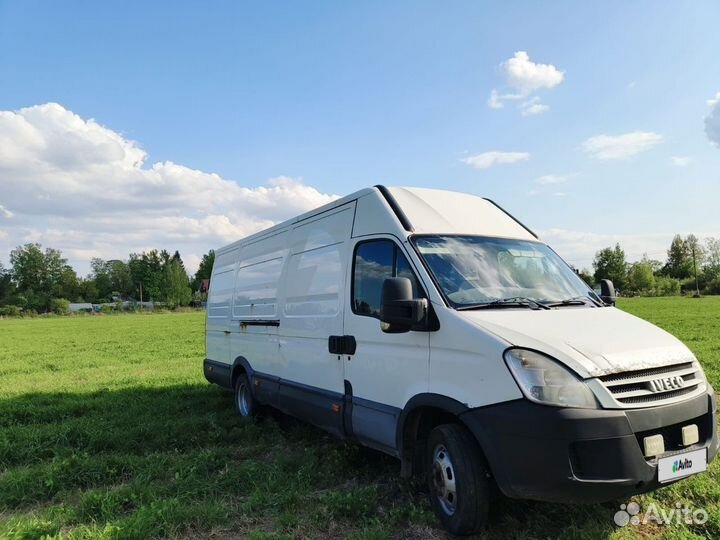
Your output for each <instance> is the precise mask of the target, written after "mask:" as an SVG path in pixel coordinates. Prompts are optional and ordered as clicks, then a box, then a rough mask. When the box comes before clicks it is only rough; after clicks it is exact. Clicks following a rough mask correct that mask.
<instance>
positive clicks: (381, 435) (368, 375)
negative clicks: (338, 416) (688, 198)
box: [343, 238, 430, 450]
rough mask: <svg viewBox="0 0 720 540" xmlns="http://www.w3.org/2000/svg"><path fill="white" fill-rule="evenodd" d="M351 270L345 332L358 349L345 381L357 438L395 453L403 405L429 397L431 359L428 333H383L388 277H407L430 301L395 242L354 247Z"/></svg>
mask: <svg viewBox="0 0 720 540" xmlns="http://www.w3.org/2000/svg"><path fill="white" fill-rule="evenodd" d="M351 253H352V258H353V259H352V264H351V265H349V266H350V276H349V282H350V284H351V285H350V293H349V294H350V302H349V303H348V304H346V305H347V306H348V307H349V309H345V326H344V331H345V334H346V335H348V336H353V337H354V338H355V342H356V344H357V347H356V350H355V354H353V355H345V356H344V358H343V362H344V374H345V380H346V381H347V382H349V383H350V388H349V390H350V391H351V392H352V396H351V400H350V402H351V404H352V405H351V406H352V409H351V413H350V415H349V416H350V426H348V427H349V428H351V430H352V433H353V434H354V435H355V436H356V437H357V438H358V439H359V440H360V441H362V442H364V443H365V444H367V445H369V446H374V447H379V448H382V449H385V450H394V449H396V447H397V445H396V440H395V435H396V427H397V421H398V417H399V415H400V412H401V410H402V408H403V406H404V405H405V404H406V403H407V401H408V400H409V399H410V398H411V397H412V396H414V395H416V394H419V393H422V392H427V388H428V368H429V360H430V346H429V333H428V332H425V331H410V332H405V333H401V334H387V333H385V332H383V331H382V329H381V323H380V307H381V293H382V285H383V282H384V280H385V279H386V278H390V277H407V278H409V279H410V281H411V282H412V284H413V293H414V294H413V296H414V297H415V298H423V297H425V293H424V291H423V290H422V287H421V286H420V283H419V281H418V279H417V277H416V272H415V270H414V269H413V267H412V265H411V263H410V262H409V261H408V258H407V257H406V255H405V253H404V250H403V249H402V247H401V246H400V245H399V244H398V243H396V241H395V240H394V239H391V238H374V239H371V240H366V239H364V240H361V241H358V242H356V243H355V245H354V246H353V249H352V251H351Z"/></svg>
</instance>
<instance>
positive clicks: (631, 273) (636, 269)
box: [627, 261, 655, 292]
mask: <svg viewBox="0 0 720 540" xmlns="http://www.w3.org/2000/svg"><path fill="white" fill-rule="evenodd" d="M654 286H655V275H654V274H653V269H652V266H651V265H650V263H648V262H644V261H640V262H636V263H633V264H632V265H630V268H629V269H628V275H627V288H628V289H630V290H631V291H638V292H647V291H650V290H651V289H652V288H653V287H654Z"/></svg>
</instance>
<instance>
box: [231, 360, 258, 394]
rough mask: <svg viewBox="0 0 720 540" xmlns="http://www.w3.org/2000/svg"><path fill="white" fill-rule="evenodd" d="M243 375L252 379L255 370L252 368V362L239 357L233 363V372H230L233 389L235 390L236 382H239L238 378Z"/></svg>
mask: <svg viewBox="0 0 720 540" xmlns="http://www.w3.org/2000/svg"><path fill="white" fill-rule="evenodd" d="M241 373H245V375H247V377H248V379H251V378H252V376H253V369H252V367H251V366H250V362H248V361H247V358H245V357H244V356H238V357H237V358H236V359H235V360H234V361H233V364H232V370H231V372H230V384H231V385H232V388H235V381H237V378H238V377H239V376H240V374H241Z"/></svg>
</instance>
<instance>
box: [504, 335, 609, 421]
mask: <svg viewBox="0 0 720 540" xmlns="http://www.w3.org/2000/svg"><path fill="white" fill-rule="evenodd" d="M505 362H507V365H508V367H509V368H510V372H511V373H512V374H513V377H515V380H516V381H517V383H518V386H520V389H521V390H522V392H523V394H525V397H527V398H528V399H529V400H530V401H535V402H536V403H543V404H545V405H559V406H561V407H580V408H583V409H597V407H598V404H597V400H596V399H595V396H594V395H593V393H592V390H590V388H589V387H588V385H586V384H585V383H584V382H583V381H582V380H580V379H578V377H577V376H576V375H575V374H574V373H572V372H571V371H569V370H568V369H566V368H564V367H563V366H561V365H560V364H559V363H557V362H556V361H555V360H552V359H550V358H549V357H547V356H545V355H543V354H540V353H537V352H535V351H529V350H527V349H508V350H507V351H505Z"/></svg>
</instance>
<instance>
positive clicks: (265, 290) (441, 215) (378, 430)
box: [204, 186, 718, 534]
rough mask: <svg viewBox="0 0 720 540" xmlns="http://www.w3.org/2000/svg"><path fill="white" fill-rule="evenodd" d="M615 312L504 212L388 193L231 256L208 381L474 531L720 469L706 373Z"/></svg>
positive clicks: (366, 196) (247, 411) (223, 262)
mask: <svg viewBox="0 0 720 540" xmlns="http://www.w3.org/2000/svg"><path fill="white" fill-rule="evenodd" d="M607 286H608V287H610V285H609V284H607ZM608 294H610V293H608ZM613 300H614V299H613V298H612V297H610V296H598V295H597V294H596V293H595V292H594V291H593V290H592V289H591V288H590V287H589V286H588V285H587V284H585V283H584V282H583V281H582V280H581V279H580V278H579V277H578V276H577V275H576V274H575V273H574V272H573V270H572V269H571V268H570V267H569V266H568V265H567V264H566V263H564V261H562V259H561V258H560V257H559V256H558V255H557V254H555V252H553V251H552V249H550V248H549V247H548V246H547V245H546V244H544V243H543V242H542V241H540V240H539V239H538V238H537V236H536V235H535V234H534V233H533V232H532V231H531V230H530V229H528V228H527V227H526V226H525V225H523V224H522V223H521V222H519V221H518V220H517V219H516V218H514V217H513V216H512V215H510V214H509V213H507V212H506V211H505V210H503V209H502V208H500V207H499V206H498V205H496V204H495V203H493V202H492V201H490V200H487V199H483V198H480V197H476V196H472V195H466V194H461V193H455V192H450V191H441V190H431V189H420V188H386V187H383V186H376V187H374V188H369V189H364V190H362V191H359V192H357V193H354V194H352V195H349V196H347V197H344V198H342V199H339V200H336V201H335V202H333V203H330V204H328V205H325V206H323V207H321V208H318V209H316V210H314V211H311V212H308V213H306V214H303V215H301V216H298V217H296V218H294V219H291V220H288V221H286V222H284V223H280V224H278V225H276V226H274V227H272V228H270V229H267V230H265V231H262V232H259V233H257V234H254V235H252V236H249V237H247V238H245V239H242V240H240V241H238V242H235V243H233V244H230V245H229V246H226V247H223V248H221V249H219V250H217V252H216V258H215V265H214V268H213V272H212V278H211V281H210V292H209V298H208V304H207V321H206V340H207V341H206V350H207V354H206V359H205V362H204V373H205V377H206V378H207V379H208V381H210V382H212V383H216V384H218V385H221V386H224V387H227V388H229V389H233V390H234V392H235V394H234V395H235V403H236V406H237V408H238V410H239V412H240V413H241V414H242V415H244V416H249V415H251V414H253V413H254V412H256V411H257V409H258V407H259V406H272V407H274V408H277V409H279V410H281V411H284V412H286V413H288V414H290V415H293V416H295V417H298V418H300V419H302V420H305V421H307V422H310V423H312V424H314V425H316V426H319V427H320V428H323V429H325V430H327V431H328V432H330V433H333V434H335V435H337V436H338V437H342V438H347V439H352V440H357V441H358V442H360V443H361V444H364V445H366V446H369V447H372V448H375V449H378V450H381V451H383V452H386V453H388V454H390V455H393V456H396V457H398V458H399V459H400V460H401V471H402V473H403V474H411V473H418V474H423V475H426V476H427V478H428V483H429V486H430V493H431V501H432V503H433V506H434V508H435V510H436V512H437V513H438V516H439V518H440V519H441V521H442V522H443V524H444V526H445V527H446V528H447V529H448V530H450V531H451V532H453V533H455V534H466V533H472V532H475V531H477V530H478V529H479V528H481V527H482V525H483V524H484V522H485V519H486V516H487V498H488V493H489V489H488V484H489V483H490V482H495V483H496V484H497V486H498V487H499V488H500V490H501V491H502V493H504V494H505V495H507V496H509V497H516V498H525V499H537V500H548V501H562V502H582V501H584V502H599V501H608V500H611V499H616V498H619V497H625V496H629V495H632V494H636V493H641V492H645V491H648V490H652V489H655V488H657V487H659V486H661V485H666V484H669V483H672V482H674V481H677V480H679V479H680V478H684V477H686V476H689V475H690V474H694V473H697V472H702V471H704V470H705V469H706V467H707V465H708V463H709V462H710V461H711V460H712V459H713V458H714V457H715V454H716V453H717V450H718V437H717V428H716V420H715V419H716V403H715V394H714V392H713V389H712V388H711V386H710V384H709V383H708V381H707V380H706V378H705V375H704V373H703V370H702V368H701V366H700V364H699V363H698V361H697V359H696V358H695V356H694V355H693V354H692V352H691V351H690V350H689V349H688V348H687V347H686V346H685V345H683V344H682V343H681V342H680V341H678V340H677V339H676V338H674V337H673V336H671V335H670V334H668V333H667V332H665V331H663V330H661V329H659V328H657V327H655V326H653V325H651V324H649V323H647V322H645V321H643V320H641V319H639V318H636V317H634V316H632V315H629V314H627V313H625V312H622V311H620V310H618V309H616V308H615V307H613V305H612V304H613V303H614V301H613ZM469 456H471V457H469ZM683 460H684V461H683ZM676 461H679V462H682V463H684V464H686V466H683V467H677V466H675V467H673V466H672V465H673V463H674V462H676Z"/></svg>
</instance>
